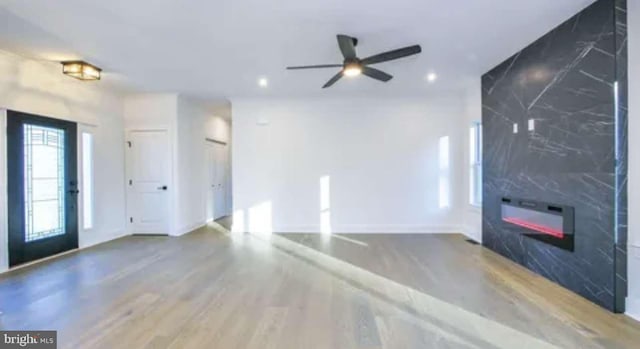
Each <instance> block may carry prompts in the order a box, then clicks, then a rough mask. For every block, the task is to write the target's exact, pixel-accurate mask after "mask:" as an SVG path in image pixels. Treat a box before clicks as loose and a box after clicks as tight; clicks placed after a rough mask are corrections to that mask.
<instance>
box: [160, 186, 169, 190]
mask: <svg viewBox="0 0 640 349" xmlns="http://www.w3.org/2000/svg"><path fill="white" fill-rule="evenodd" d="M167 189H168V188H167V186H166V185H163V186H161V187H158V190H167Z"/></svg>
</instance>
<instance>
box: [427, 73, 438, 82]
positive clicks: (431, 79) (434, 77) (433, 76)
mask: <svg viewBox="0 0 640 349" xmlns="http://www.w3.org/2000/svg"><path fill="white" fill-rule="evenodd" d="M436 80H438V75H437V74H436V73H429V74H427V81H429V82H435V81H436Z"/></svg>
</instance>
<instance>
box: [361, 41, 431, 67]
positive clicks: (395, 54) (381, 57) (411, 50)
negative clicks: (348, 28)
mask: <svg viewBox="0 0 640 349" xmlns="http://www.w3.org/2000/svg"><path fill="white" fill-rule="evenodd" d="M420 52H422V48H421V47H420V45H414V46H409V47H404V48H399V49H397V50H393V51H388V52H384V53H380V54H377V55H375V56H371V57H367V58H365V59H363V60H362V64H376V63H382V62H387V61H392V60H394V59H398V58H403V57H407V56H411V55H415V54H418V53H420Z"/></svg>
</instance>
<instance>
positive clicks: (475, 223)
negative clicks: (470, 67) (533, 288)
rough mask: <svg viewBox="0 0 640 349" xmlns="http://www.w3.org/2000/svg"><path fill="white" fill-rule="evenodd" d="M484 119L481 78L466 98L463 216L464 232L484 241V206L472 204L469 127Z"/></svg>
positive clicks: (470, 85)
mask: <svg viewBox="0 0 640 349" xmlns="http://www.w3.org/2000/svg"><path fill="white" fill-rule="evenodd" d="M480 121H482V84H481V81H480V78H479V77H478V79H477V80H474V81H471V82H470V83H469V88H468V89H467V92H466V94H465V100H464V123H465V125H466V130H465V134H464V135H463V143H464V146H463V150H464V165H465V168H464V171H463V173H464V180H463V182H462V183H463V185H464V188H465V189H464V191H463V192H462V198H461V199H460V201H461V202H462V208H461V209H462V217H463V218H464V233H465V234H466V235H467V236H469V237H470V238H472V239H473V240H475V241H478V242H482V207H476V206H473V205H471V204H470V197H469V192H470V189H471V178H470V177H471V167H470V163H471V144H470V138H469V131H468V130H469V128H470V127H471V124H472V123H473V122H480Z"/></svg>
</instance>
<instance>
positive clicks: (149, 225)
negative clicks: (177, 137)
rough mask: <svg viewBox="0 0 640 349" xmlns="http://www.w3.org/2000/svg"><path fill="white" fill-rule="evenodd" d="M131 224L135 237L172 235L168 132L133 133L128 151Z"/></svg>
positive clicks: (131, 133) (130, 136) (130, 135)
mask: <svg viewBox="0 0 640 349" xmlns="http://www.w3.org/2000/svg"><path fill="white" fill-rule="evenodd" d="M127 149H128V152H127V155H128V157H127V172H128V177H129V178H128V203H129V206H128V211H129V224H130V225H131V230H132V232H133V233H134V234H169V193H170V190H172V189H173V188H169V179H170V178H171V172H170V171H171V170H170V165H169V164H170V162H169V161H170V156H171V155H170V154H171V152H170V147H169V137H168V134H167V131H131V132H130V133H129V147H128V148H127Z"/></svg>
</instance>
